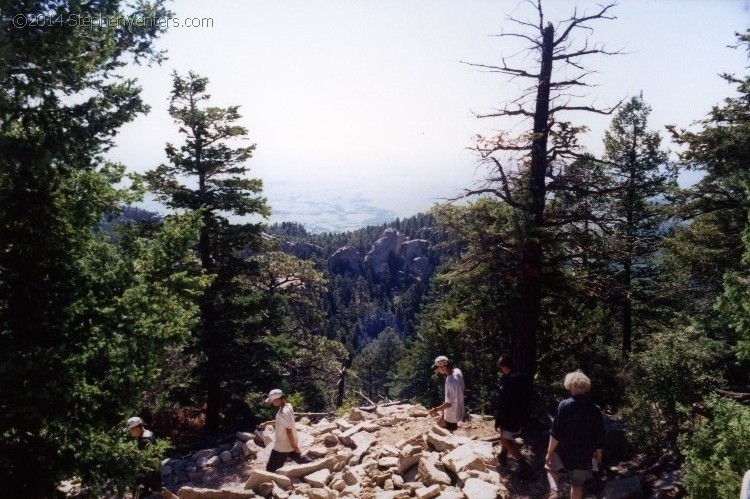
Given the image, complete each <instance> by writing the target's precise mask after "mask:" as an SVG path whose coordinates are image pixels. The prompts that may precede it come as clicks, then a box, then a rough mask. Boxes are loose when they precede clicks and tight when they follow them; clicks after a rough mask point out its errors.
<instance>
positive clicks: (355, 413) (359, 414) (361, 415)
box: [349, 407, 377, 421]
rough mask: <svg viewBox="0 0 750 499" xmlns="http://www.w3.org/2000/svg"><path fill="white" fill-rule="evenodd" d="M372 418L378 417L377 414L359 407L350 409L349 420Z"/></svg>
mask: <svg viewBox="0 0 750 499" xmlns="http://www.w3.org/2000/svg"><path fill="white" fill-rule="evenodd" d="M370 419H377V416H376V415H375V414H372V413H370V412H367V411H363V410H362V409H359V408H357V407H355V408H354V409H352V410H351V411H349V421H365V420H370Z"/></svg>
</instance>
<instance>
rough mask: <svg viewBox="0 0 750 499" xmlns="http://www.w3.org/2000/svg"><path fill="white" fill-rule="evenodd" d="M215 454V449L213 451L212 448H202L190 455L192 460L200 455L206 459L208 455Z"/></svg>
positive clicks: (195, 459)
mask: <svg viewBox="0 0 750 499" xmlns="http://www.w3.org/2000/svg"><path fill="white" fill-rule="evenodd" d="M215 455H216V451H214V450H213V449H203V450H199V451H198V452H196V453H194V454H193V455H192V456H191V459H192V460H193V461H197V460H198V459H200V458H202V457H205V458H206V459H208V458H209V457H213V456H215Z"/></svg>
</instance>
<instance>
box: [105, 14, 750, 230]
mask: <svg viewBox="0 0 750 499" xmlns="http://www.w3.org/2000/svg"><path fill="white" fill-rule="evenodd" d="M577 4H578V6H579V13H580V12H582V11H583V10H588V11H589V12H591V11H593V10H594V9H595V8H596V7H595V3H593V2H577ZM172 8H173V10H174V11H175V15H176V16H177V17H181V18H186V17H200V18H210V19H211V20H212V24H213V27H212V28H209V27H205V28H170V30H169V31H168V33H167V34H166V36H165V37H164V38H163V39H162V40H161V41H160V42H159V46H160V47H161V48H164V49H166V50H167V55H168V58H169V59H168V60H167V61H166V62H165V63H164V64H163V65H162V66H161V67H155V68H135V67H134V68H132V69H131V70H130V73H132V75H134V76H136V77H137V78H138V79H139V81H140V84H141V85H142V87H143V96H144V99H145V100H146V102H147V103H149V104H150V105H151V106H152V110H151V113H150V114H149V115H147V116H144V117H141V118H139V119H137V120H136V121H135V122H133V123H131V124H129V125H127V126H126V127H124V128H123V130H122V133H121V134H120V135H119V136H118V141H117V144H118V147H117V148H115V149H114V150H113V151H111V153H110V156H111V158H112V159H114V160H116V161H120V162H123V163H125V164H126V165H127V166H128V167H129V168H130V169H131V170H133V171H144V170H146V169H149V168H152V167H154V166H156V165H157V164H159V163H160V162H163V161H164V160H165V155H164V144H165V143H166V142H167V141H171V142H179V141H180V137H179V135H178V133H177V128H176V126H175V125H174V124H173V123H172V121H171V119H170V118H169V116H168V114H167V99H168V95H169V91H170V88H171V77H170V73H171V71H172V70H177V71H178V72H180V73H186V72H187V71H188V70H193V71H196V72H197V73H199V74H200V75H202V76H206V77H208V78H209V79H210V84H209V93H210V94H211V95H212V96H213V99H212V104H213V105H218V106H227V105H234V104H237V105H241V113H242V114H243V124H244V125H245V126H247V128H248V129H249V130H250V134H251V138H252V141H253V142H255V143H257V145H258V148H257V151H256V153H255V156H254V158H253V159H252V160H251V161H250V163H249V164H250V167H251V170H252V174H253V175H254V176H257V177H260V178H262V179H263V181H264V183H265V187H264V195H265V196H266V197H267V198H268V200H269V203H270V205H271V208H272V211H273V215H272V217H271V221H272V222H273V221H284V220H293V221H299V222H302V223H304V224H305V225H306V226H307V227H308V229H309V230H313V231H324V230H325V231H329V230H330V231H337V230H348V229H352V228H356V227H360V226H363V225H367V224H374V223H382V222H385V221H388V220H391V219H393V218H395V217H397V216H398V217H404V216H410V215H413V214H415V213H417V212H423V211H426V210H428V209H429V207H430V206H431V205H432V204H433V203H435V202H437V201H440V200H442V199H444V198H448V197H453V196H455V195H457V194H458V193H459V192H460V191H461V190H462V189H463V188H466V187H470V186H471V185H472V184H473V183H474V182H475V181H476V180H477V179H479V178H481V176H482V173H483V171H482V170H481V169H480V170H477V161H476V157H475V156H473V155H472V153H471V152H470V151H468V150H467V148H468V147H470V146H471V145H472V136H473V135H474V134H476V133H485V134H488V133H490V132H491V131H492V130H493V129H498V128H503V127H505V126H507V124H504V123H502V122H500V121H495V122H493V121H492V120H477V119H476V118H475V117H474V116H473V114H472V113H473V112H488V111H490V110H492V109H493V108H497V107H500V106H502V104H503V103H504V102H507V101H508V100H510V99H512V98H514V97H515V96H517V95H518V84H517V83H513V82H508V81H507V79H505V78H503V77H502V76H499V75H497V74H489V73H483V72H480V71H477V70H475V69H472V68H470V67H468V66H466V65H464V64H461V63H460V61H468V62H476V63H483V64H497V63H498V62H499V60H500V56H501V55H506V56H507V55H512V54H513V53H516V52H518V50H519V49H520V48H521V47H522V46H521V45H519V44H518V41H517V40H511V39H508V38H498V37H494V36H491V35H495V34H498V33H500V32H501V31H502V30H503V29H504V30H506V31H511V30H517V27H515V26H514V25H512V24H511V23H510V22H509V21H507V20H506V16H507V15H508V14H513V15H514V16H517V17H525V18H528V19H532V20H533V22H536V20H535V19H534V18H533V15H534V12H533V11H532V10H531V9H530V8H528V4H523V3H519V2H516V1H497V0H493V1H490V0H487V1H485V0H473V1H467V2H456V1H451V0H421V1H420V0H415V1H409V2H404V1H401V0H383V1H375V2H365V1H356V2H352V1H344V0H340V1H333V0H328V1H326V0H321V1H315V2H309V1H283V0H280V1H273V2H271V1H268V0H264V1H261V0H249V1H243V2H230V1H227V0H223V1H221V0H219V1H216V0H214V1H211V2H207V1H200V2H199V1H193V0H180V1H179V2H175V3H174V4H173V5H172ZM572 8H573V2H567V1H566V2H562V1H549V0H548V1H547V2H545V9H546V11H545V19H547V20H550V21H556V20H559V19H563V18H567V17H569V16H570V15H571V13H572ZM748 12H749V10H748V3H747V2H742V1H730V0H723V1H722V0H717V1H710V2H708V1H707V2H704V1H698V0H694V1H676V0H673V1H667V0H660V1H646V0H628V1H627V2H623V3H622V5H619V6H617V7H616V8H615V9H614V10H613V13H614V14H615V15H616V16H617V17H618V19H617V20H614V21H599V22H596V23H594V24H593V25H592V26H593V27H594V28H595V31H594V32H593V34H592V35H591V39H592V41H597V42H603V43H605V44H606V46H607V48H609V49H611V50H615V49H623V50H625V51H628V52H630V54H629V55H622V56H617V57H609V58H606V57H599V58H590V59H589V60H588V61H587V64H588V66H589V67H590V68H591V69H594V70H596V71H598V74H594V75H591V77H590V78H589V81H590V82H592V83H597V84H598V85H599V86H598V87H595V88H594V89H592V90H591V91H590V94H589V97H588V100H587V101H586V102H591V101H594V102H595V103H596V104H597V105H600V106H607V105H612V104H614V103H616V102H618V101H619V100H620V99H622V98H623V97H625V96H628V95H631V96H632V95H635V94H637V93H638V92H640V91H641V90H643V92H644V98H645V100H646V101H647V102H648V103H649V104H650V105H651V106H652V107H653V114H652V118H651V128H652V129H656V130H661V131H662V135H663V136H665V133H664V125H666V124H670V123H673V124H676V125H678V126H681V127H685V126H688V125H690V123H691V122H692V121H694V120H698V119H701V118H702V117H704V116H705V115H706V113H707V112H708V111H709V110H710V108H711V106H712V105H713V104H716V103H718V102H720V101H721V99H723V98H725V97H727V96H729V95H730V94H731V92H732V88H731V87H730V86H729V85H727V84H726V83H725V82H724V81H723V80H721V79H720V78H719V77H718V76H717V75H718V74H719V73H722V72H735V73H737V74H743V73H744V72H745V69H744V65H745V62H746V59H745V53H744V52H743V51H741V50H733V49H729V48H727V46H728V45H731V44H733V43H734V42H735V38H734V32H735V31H743V30H744V29H746V28H747V25H748V20H749V16H748ZM581 35H583V33H581ZM581 40H582V39H581ZM529 63H530V64H533V62H532V61H529ZM531 67H532V68H533V66H531ZM570 118H571V119H573V120H576V121H577V122H582V123H585V124H587V125H588V126H589V127H590V129H591V132H590V133H589V134H588V136H587V137H586V138H585V144H586V145H587V146H588V147H589V148H590V149H591V151H592V152H594V153H600V152H601V140H602V136H603V131H604V129H605V128H606V127H607V125H608V123H609V120H610V117H606V116H571V117H570ZM665 145H666V146H670V144H669V142H668V141H667V140H666V137H665ZM671 147H672V148H674V146H671ZM691 178H692V179H694V177H685V178H684V179H683V181H684V182H688V181H690V180H691ZM147 206H148V207H149V208H153V204H152V203H149V204H148V205H147Z"/></svg>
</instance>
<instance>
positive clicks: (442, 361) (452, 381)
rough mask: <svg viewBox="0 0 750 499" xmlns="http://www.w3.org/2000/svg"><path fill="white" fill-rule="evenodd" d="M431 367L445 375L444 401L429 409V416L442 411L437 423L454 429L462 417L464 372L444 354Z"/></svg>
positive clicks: (449, 429)
mask: <svg viewBox="0 0 750 499" xmlns="http://www.w3.org/2000/svg"><path fill="white" fill-rule="evenodd" d="M432 368H433V369H435V370H436V371H437V372H438V373H440V374H443V375H445V401H444V402H443V403H442V404H441V405H439V406H437V407H433V408H432V409H430V411H429V413H430V416H434V415H435V414H437V413H438V412H441V411H442V415H441V416H440V420H439V421H438V425H440V426H443V427H444V428H445V429H447V430H448V431H456V430H457V429H458V422H459V421H461V420H462V419H463V418H464V374H463V373H462V372H461V370H460V369H459V368H457V367H453V364H452V363H451V361H450V359H448V357H446V356H445V355H441V356H439V357H437V358H436V359H435V362H434V363H433V364H432Z"/></svg>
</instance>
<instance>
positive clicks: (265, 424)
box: [258, 419, 276, 430]
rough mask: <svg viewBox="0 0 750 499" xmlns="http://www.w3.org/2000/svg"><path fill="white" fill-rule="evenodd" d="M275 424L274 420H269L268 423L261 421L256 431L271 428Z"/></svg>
mask: <svg viewBox="0 0 750 499" xmlns="http://www.w3.org/2000/svg"><path fill="white" fill-rule="evenodd" d="M275 424H276V420H275V419H270V420H268V421H263V422H262V423H260V424H258V429H259V430H262V429H264V428H265V427H266V426H273V425H275Z"/></svg>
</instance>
